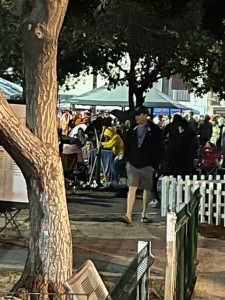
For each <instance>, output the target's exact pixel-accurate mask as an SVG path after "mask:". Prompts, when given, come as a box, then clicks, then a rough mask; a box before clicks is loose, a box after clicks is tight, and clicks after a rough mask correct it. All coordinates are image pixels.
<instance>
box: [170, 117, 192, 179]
mask: <svg viewBox="0 0 225 300" xmlns="http://www.w3.org/2000/svg"><path fill="white" fill-rule="evenodd" d="M178 128H179V132H180V134H179V136H178V137H177V143H176V148H175V151H174V169H175V174H174V175H175V176H177V175H181V176H183V177H184V176H185V175H191V174H192V173H193V167H194V158H195V156H196V151H197V148H198V140H197V135H196V133H195V132H194V131H193V130H192V129H191V128H189V125H188V121H187V120H185V119H182V120H181V121H180V124H179V127H178Z"/></svg>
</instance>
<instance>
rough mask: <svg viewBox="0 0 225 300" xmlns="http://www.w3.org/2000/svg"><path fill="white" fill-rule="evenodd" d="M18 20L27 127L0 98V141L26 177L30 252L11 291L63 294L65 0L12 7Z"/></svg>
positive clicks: (66, 266) (68, 250)
mask: <svg viewBox="0 0 225 300" xmlns="http://www.w3.org/2000/svg"><path fill="white" fill-rule="evenodd" d="M15 3H16V4H17V8H18V11H19V13H20V17H21V26H22V32H23V49H24V71H25V84H26V106H27V108H26V118H27V127H26V126H24V125H23V124H22V123H20V122H19V120H18V119H17V118H16V116H15V115H14V113H13V111H12V109H11V108H10V106H9V105H8V103H7V101H6V100H5V99H4V97H3V95H2V94H1V95H0V138H1V143H2V145H3V147H4V148H5V149H6V151H7V152H8V153H9V154H10V155H11V157H12V158H13V159H14V160H15V162H16V163H17V164H18V166H19V167H20V169H21V170H22V173H23V175H24V177H25V180H26V183H27V190H28V198H29V204H30V237H29V251H28V257H27V261H26V265H25V268H24V272H23V274H22V277H21V279H20V280H19V282H18V283H17V284H16V285H15V287H14V290H17V289H18V288H21V287H23V288H25V289H27V290H28V291H29V292H63V291H64V288H63V282H64V281H65V280H66V279H67V278H68V277H69V276H71V273H72V239H71V231H70V224H69V217H68V211H67V203H66V193H65V186H64V177H63V169H62V163H61V159H60V157H59V153H58V136H57V130H56V101H57V76H56V57H57V48H58V36H59V32H60V29H61V26H62V22H63V19H64V16H65V12H66V9H67V5H68V0H46V1H40V0H34V1H32V2H31V1H22V0H20V1H19V0H18V1H15Z"/></svg>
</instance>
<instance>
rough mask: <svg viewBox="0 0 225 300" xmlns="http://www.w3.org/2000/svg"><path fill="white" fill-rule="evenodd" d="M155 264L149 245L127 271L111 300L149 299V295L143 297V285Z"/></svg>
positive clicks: (118, 283) (136, 257) (115, 288)
mask: <svg viewBox="0 0 225 300" xmlns="http://www.w3.org/2000/svg"><path fill="white" fill-rule="evenodd" d="M153 262H154V258H153V256H151V255H150V249H149V244H147V245H146V246H145V247H144V248H143V249H142V250H141V251H140V252H139V253H138V254H137V255H136V256H135V258H134V259H133V261H132V262H131V263H130V265H129V266H128V268H127V269H126V271H125V272H124V273H123V274H122V276H121V278H120V279H119V281H118V282H117V283H116V285H115V287H114V289H113V291H112V292H111V294H110V297H111V298H110V299H112V300H134V299H137V297H138V299H147V295H142V292H141V285H142V284H143V283H142V280H143V277H144V275H145V274H146V273H147V272H148V270H149V268H150V266H151V265H152V264H153ZM144 284H146V283H144ZM137 294H138V295H137Z"/></svg>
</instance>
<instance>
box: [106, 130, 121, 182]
mask: <svg viewBox="0 0 225 300" xmlns="http://www.w3.org/2000/svg"><path fill="white" fill-rule="evenodd" d="M104 137H105V139H107V141H105V142H101V145H102V147H103V148H104V149H111V150H112V152H113V153H114V155H115V157H114V163H113V166H112V169H113V170H112V171H113V177H114V180H113V181H114V182H116V183H118V182H119V177H120V176H121V177H126V169H125V167H126V163H125V160H124V158H123V155H124V143H123V140H122V139H121V137H120V136H119V134H118V133H117V132H116V131H115V130H114V128H113V127H107V128H106V129H105V130H104Z"/></svg>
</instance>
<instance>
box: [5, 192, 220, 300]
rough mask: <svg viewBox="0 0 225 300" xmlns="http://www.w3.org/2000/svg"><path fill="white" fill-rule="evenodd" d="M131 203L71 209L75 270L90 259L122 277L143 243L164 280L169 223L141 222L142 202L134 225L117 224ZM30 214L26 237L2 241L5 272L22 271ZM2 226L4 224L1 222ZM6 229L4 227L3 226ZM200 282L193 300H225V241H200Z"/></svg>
mask: <svg viewBox="0 0 225 300" xmlns="http://www.w3.org/2000/svg"><path fill="white" fill-rule="evenodd" d="M125 206H126V199H113V198H110V197H109V195H108V196H107V197H103V198H98V199H90V198H89V199H86V200H85V197H83V198H82V197H79V198H76V199H74V204H73V203H72V204H69V205H68V207H69V213H70V218H71V229H72V233H73V246H74V268H78V267H79V266H80V265H81V264H82V263H83V262H84V261H85V260H86V259H88V258H90V259H92V260H93V261H94V263H95V265H96V267H97V269H98V271H99V272H101V273H102V274H108V275H109V274H114V275H115V274H121V273H122V272H123V271H124V270H125V268H126V266H127V265H128V264H129V262H130V261H131V260H132V258H133V257H134V255H135V253H136V249H137V242H138V240H145V241H149V240H151V242H152V253H153V255H154V256H155V262H154V264H153V267H152V271H151V276H152V277H153V278H155V279H163V278H164V275H165V267H166V244H165V223H164V220H163V219H162V218H161V217H160V215H159V210H157V209H154V210H152V209H151V210H150V209H149V217H151V218H153V223H151V224H142V223H141V222H140V206H141V201H140V199H138V200H137V203H136V207H135V216H134V222H133V225H131V226H130V225H125V224H123V223H119V222H117V221H116V219H117V217H118V215H119V213H121V212H123V211H124V208H125ZM26 218H27V211H25V210H24V211H22V212H21V215H20V216H19V221H20V223H21V225H20V229H21V232H22V235H23V237H22V238H17V236H16V234H15V233H13V232H11V231H9V232H8V234H9V235H8V237H10V238H4V239H2V238H1V239H0V271H1V270H2V269H6V268H7V269H9V268H12V269H18V270H22V269H23V267H24V264H25V261H26V256H27V247H26V245H27V240H28V223H27V222H24V221H25V220H26ZM0 221H1V220H0ZM0 225H1V224H0ZM198 259H199V265H198V280H197V283H196V288H195V293H194V295H193V297H192V299H204V300H205V299H212V300H216V299H225V267H224V266H225V241H220V240H217V239H209V238H204V237H201V236H200V237H199V248H198Z"/></svg>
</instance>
